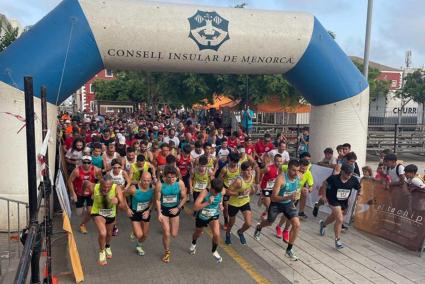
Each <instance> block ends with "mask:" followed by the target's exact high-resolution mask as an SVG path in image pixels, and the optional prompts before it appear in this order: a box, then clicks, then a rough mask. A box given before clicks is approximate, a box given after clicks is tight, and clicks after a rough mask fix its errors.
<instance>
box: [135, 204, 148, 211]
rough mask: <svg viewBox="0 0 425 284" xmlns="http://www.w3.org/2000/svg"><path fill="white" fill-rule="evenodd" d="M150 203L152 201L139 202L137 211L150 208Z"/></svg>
mask: <svg viewBox="0 0 425 284" xmlns="http://www.w3.org/2000/svg"><path fill="white" fill-rule="evenodd" d="M149 204H150V202H138V203H137V208H136V211H137V212H142V211H145V210H146V209H148V207H149Z"/></svg>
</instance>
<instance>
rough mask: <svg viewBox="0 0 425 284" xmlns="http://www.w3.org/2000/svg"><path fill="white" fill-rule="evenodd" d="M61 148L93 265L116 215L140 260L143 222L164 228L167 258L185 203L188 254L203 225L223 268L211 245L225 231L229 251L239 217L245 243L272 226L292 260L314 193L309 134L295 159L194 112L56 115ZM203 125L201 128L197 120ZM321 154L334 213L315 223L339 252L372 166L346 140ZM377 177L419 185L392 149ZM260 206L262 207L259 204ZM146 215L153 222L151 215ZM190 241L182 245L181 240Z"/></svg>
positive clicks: (105, 249) (103, 260) (323, 191)
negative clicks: (91, 237)
mask: <svg viewBox="0 0 425 284" xmlns="http://www.w3.org/2000/svg"><path fill="white" fill-rule="evenodd" d="M59 121H60V123H59V128H60V130H61V131H60V133H61V134H60V135H61V138H62V147H63V151H64V153H65V159H66V167H67V169H66V170H67V171H68V175H69V178H68V182H67V184H68V189H69V194H70V197H71V199H72V200H73V201H74V202H75V207H76V210H77V213H78V214H79V215H81V223H80V226H79V230H80V232H81V233H83V234H87V233H88V231H87V226H86V225H87V223H88V222H89V221H90V220H93V221H94V223H95V225H96V228H97V233H98V242H99V259H98V262H99V264H100V265H105V264H107V259H109V258H112V249H111V242H112V238H113V236H114V235H116V234H118V232H119V227H120V226H124V222H123V221H121V220H120V219H122V218H123V216H122V215H120V216H119V218H117V217H118V215H117V211H118V209H120V210H122V211H123V212H125V213H126V214H127V216H128V218H129V219H130V220H131V224H132V234H131V236H130V237H131V238H133V239H135V241H136V247H135V252H136V253H138V254H139V255H141V256H142V255H144V254H145V247H144V245H143V244H144V241H145V240H146V238H147V237H148V236H149V227H150V222H151V221H154V219H156V220H157V221H159V222H160V224H161V227H162V232H163V234H162V242H163V246H164V254H163V257H162V261H163V262H165V263H168V262H170V259H171V246H170V242H171V239H172V238H171V237H173V238H175V237H177V235H178V232H179V220H180V219H179V218H180V215H181V214H180V213H181V212H182V210H183V209H184V207H185V206H186V209H187V208H191V212H193V216H194V217H195V229H194V232H193V235H192V240H191V243H190V245H189V246H188V251H189V252H190V253H191V254H195V253H196V251H197V240H198V238H199V237H200V236H201V235H202V232H203V230H204V228H206V227H210V229H211V232H212V245H211V252H212V255H213V257H214V259H215V260H216V261H217V262H218V263H220V262H221V261H222V257H221V256H220V254H219V252H218V250H217V248H218V245H219V240H220V232H221V230H224V234H225V235H224V240H225V244H226V245H231V244H232V242H233V241H234V240H232V234H231V233H232V229H233V227H234V225H235V220H236V216H237V214H241V215H242V217H243V220H244V223H243V225H242V226H241V227H239V228H238V229H237V230H236V231H235V233H236V235H237V236H238V238H239V241H240V243H241V244H244V245H245V244H246V243H247V242H246V239H245V233H246V231H247V230H248V229H249V228H250V227H251V226H254V227H255V233H254V237H255V239H256V240H258V241H260V239H261V234H262V229H263V228H264V227H267V226H272V225H273V224H275V222H276V219H277V217H278V216H279V215H281V216H280V219H279V221H278V223H277V224H275V225H276V236H277V237H279V238H282V240H283V241H284V242H285V243H286V245H285V246H286V248H285V255H286V256H287V257H288V258H290V259H291V260H294V261H295V260H297V259H298V257H297V256H296V254H295V251H294V244H295V242H296V239H297V236H298V234H299V232H300V226H301V223H300V219H306V218H308V216H307V214H306V213H305V208H306V200H307V197H308V194H309V193H310V192H311V190H312V189H313V184H314V180H313V175H312V173H311V171H310V168H311V156H310V154H309V152H308V146H309V145H308V144H309V136H308V129H305V130H304V131H303V134H302V136H301V137H300V138H299V139H300V141H299V142H300V143H299V144H300V145H301V146H302V147H300V148H299V150H300V151H299V155H298V157H296V158H295V157H292V158H291V157H290V154H289V153H288V151H287V144H286V138H285V137H284V135H279V136H278V137H277V138H276V139H275V140H274V141H273V139H272V137H271V136H270V135H269V134H265V135H264V137H261V138H259V139H258V141H253V139H252V138H251V137H249V136H248V135H247V134H246V132H244V131H243V129H242V128H241V129H239V131H235V132H231V133H230V135H228V136H226V133H225V132H226V131H225V129H223V128H222V126H221V125H220V121H219V120H212V121H210V122H209V121H208V120H202V121H200V120H197V119H196V116H195V115H187V114H186V113H185V112H183V113H177V112H173V113H171V114H169V115H164V114H163V115H156V116H154V117H153V116H151V115H149V114H146V113H137V114H133V115H129V114H127V115H110V116H97V115H94V116H90V117H85V118H81V119H72V118H71V117H70V116H69V115H68V114H66V113H65V114H63V115H61V116H60V119H59ZM199 122H201V123H199ZM336 152H337V153H336V154H335V155H334V151H333V149H332V148H326V149H324V158H323V160H321V161H320V162H318V164H319V165H322V166H326V167H330V168H332V169H333V174H332V175H331V176H330V177H329V178H327V179H326V181H325V182H324V183H323V184H322V185H321V187H320V191H319V195H320V199H319V201H318V202H317V203H316V204H315V207H314V209H313V212H312V215H314V216H317V214H318V209H319V206H321V205H323V204H325V203H327V204H328V205H329V207H330V208H331V210H332V213H331V214H330V215H329V216H328V217H327V219H326V220H321V221H320V223H319V224H320V225H319V226H318V233H320V235H322V236H323V235H324V234H325V230H326V228H327V226H329V225H331V224H332V223H334V234H335V247H336V249H341V248H343V244H342V242H341V231H342V230H344V229H345V228H344V225H343V216H344V213H345V209H347V206H348V200H349V197H350V194H351V192H352V190H353V189H355V190H358V191H359V190H360V182H359V177H360V176H365V177H367V176H369V177H370V176H372V170H371V169H370V168H369V167H363V168H362V169H361V170H362V172H360V168H359V167H358V165H357V163H356V160H357V157H356V154H355V153H354V152H353V151H352V150H351V146H350V144H348V143H346V144H343V145H340V146H338V147H337V149H336ZM382 158H383V159H382V163H380V164H379V167H378V169H377V173H376V177H375V178H376V179H379V180H382V181H383V182H385V183H386V185H387V187H391V186H395V185H399V184H402V183H412V184H415V185H417V186H418V187H422V188H423V187H425V186H424V182H423V179H422V178H420V177H419V176H418V175H417V171H418V169H417V167H416V166H415V165H408V166H406V167H404V166H403V165H401V164H398V163H397V157H396V156H395V154H392V153H390V152H385V153H383V157H382ZM255 194H258V195H260V198H259V201H260V202H259V205H262V206H264V211H263V212H262V214H261V219H260V220H259V223H258V224H257V225H253V216H252V211H251V205H250V204H251V202H252V196H253V195H255ZM260 203H261V204H260ZM151 217H153V218H151ZM188 243H189V240H188Z"/></svg>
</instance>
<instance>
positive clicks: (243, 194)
mask: <svg viewBox="0 0 425 284" xmlns="http://www.w3.org/2000/svg"><path fill="white" fill-rule="evenodd" d="M249 193H250V190H249V189H248V190H245V191H244V192H241V194H240V195H238V198H245V197H248V196H249Z"/></svg>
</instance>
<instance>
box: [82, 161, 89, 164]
mask: <svg viewBox="0 0 425 284" xmlns="http://www.w3.org/2000/svg"><path fill="white" fill-rule="evenodd" d="M83 164H84V165H90V164H91V162H90V161H83Z"/></svg>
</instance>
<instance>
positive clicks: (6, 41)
mask: <svg viewBox="0 0 425 284" xmlns="http://www.w3.org/2000/svg"><path fill="white" fill-rule="evenodd" d="M17 37H18V28H17V27H16V28H14V27H12V25H11V24H10V23H9V21H8V20H7V19H6V17H4V16H3V15H0V52H2V51H3V50H4V49H6V47H8V46H9V45H10V44H11V43H12V42H13V41H14V40H15V39H16V38H17Z"/></svg>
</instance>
